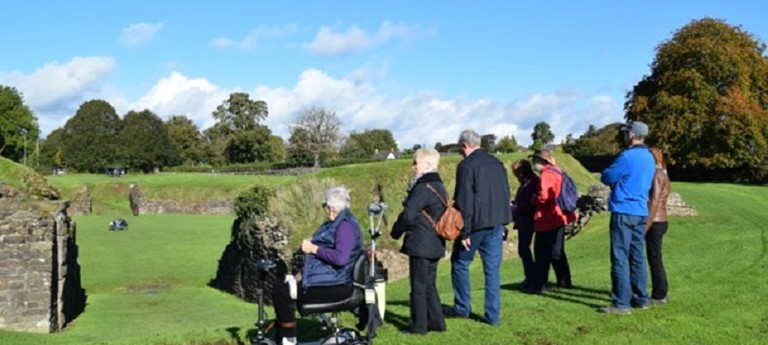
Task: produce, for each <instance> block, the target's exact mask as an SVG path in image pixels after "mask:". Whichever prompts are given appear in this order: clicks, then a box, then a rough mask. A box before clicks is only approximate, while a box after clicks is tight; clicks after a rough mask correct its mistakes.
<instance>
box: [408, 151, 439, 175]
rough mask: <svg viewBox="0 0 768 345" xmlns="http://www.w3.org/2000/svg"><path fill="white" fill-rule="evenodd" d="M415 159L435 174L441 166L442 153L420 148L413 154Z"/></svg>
mask: <svg viewBox="0 0 768 345" xmlns="http://www.w3.org/2000/svg"><path fill="white" fill-rule="evenodd" d="M413 159H414V160H416V161H418V162H420V163H424V165H425V166H426V167H427V171H431V172H435V171H437V167H438V166H439V165H440V152H437V150H435V149H430V148H420V149H418V150H416V153H414V154H413Z"/></svg>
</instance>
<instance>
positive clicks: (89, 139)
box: [62, 100, 123, 172]
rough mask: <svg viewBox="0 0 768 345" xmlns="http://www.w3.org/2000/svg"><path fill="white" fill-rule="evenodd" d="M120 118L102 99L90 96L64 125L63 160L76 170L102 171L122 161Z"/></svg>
mask: <svg viewBox="0 0 768 345" xmlns="http://www.w3.org/2000/svg"><path fill="white" fill-rule="evenodd" d="M121 128H122V121H121V120H120V116H118V115H117V113H116V112H115V108H113V107H112V105H110V104H109V103H108V102H106V101H103V100H90V101H87V102H85V103H83V104H82V105H80V108H79V109H78V110H77V112H76V113H75V116H73V117H71V118H70V119H69V120H67V123H66V124H65V125H64V135H63V141H64V147H63V152H62V153H63V157H62V159H63V161H64V162H65V163H66V166H67V167H69V168H73V169H75V170H76V171H80V172H104V169H105V168H107V167H108V166H111V165H115V164H120V163H122V146H123V143H122V142H120V137H119V136H118V134H119V133H120V129H121Z"/></svg>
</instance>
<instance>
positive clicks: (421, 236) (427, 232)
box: [391, 173, 450, 259]
mask: <svg viewBox="0 0 768 345" xmlns="http://www.w3.org/2000/svg"><path fill="white" fill-rule="evenodd" d="M427 184H429V185H430V186H432V188H434V189H435V190H436V191H437V192H438V193H440V195H441V196H442V198H443V200H446V199H445V197H446V191H445V186H443V181H442V180H441V179H440V175H438V174H437V173H426V174H424V175H422V176H421V177H420V178H419V179H418V180H417V181H416V184H414V186H413V188H411V190H410V191H409V192H408V196H407V197H406V198H405V201H403V212H401V213H400V215H399V216H397V221H396V222H395V225H394V226H392V233H391V235H392V238H394V239H399V238H400V237H401V236H403V234H405V239H404V240H403V247H402V248H400V252H401V253H403V254H405V255H408V256H414V257H420V258H426V259H438V258H442V257H443V256H445V240H444V239H442V238H441V237H440V236H437V232H435V229H434V228H433V227H432V223H430V222H429V220H428V219H427V217H425V216H424V214H422V213H421V210H426V211H427V213H429V214H430V215H431V216H432V219H434V220H437V219H439V217H440V216H441V215H442V214H443V212H445V205H443V202H442V201H440V199H439V198H438V196H437V195H435V193H433V192H432V191H431V190H430V189H429V188H427ZM446 201H447V202H450V200H446Z"/></svg>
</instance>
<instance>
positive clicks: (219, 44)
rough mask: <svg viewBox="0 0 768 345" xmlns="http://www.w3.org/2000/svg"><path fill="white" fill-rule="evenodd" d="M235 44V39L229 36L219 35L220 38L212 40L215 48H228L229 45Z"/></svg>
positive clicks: (212, 45)
mask: <svg viewBox="0 0 768 345" xmlns="http://www.w3.org/2000/svg"><path fill="white" fill-rule="evenodd" d="M234 44H235V42H234V41H233V40H231V39H229V38H226V37H219V38H214V39H213V40H212V41H211V43H210V46H211V47H213V48H216V49H228V48H229V47H231V46H233V45H234Z"/></svg>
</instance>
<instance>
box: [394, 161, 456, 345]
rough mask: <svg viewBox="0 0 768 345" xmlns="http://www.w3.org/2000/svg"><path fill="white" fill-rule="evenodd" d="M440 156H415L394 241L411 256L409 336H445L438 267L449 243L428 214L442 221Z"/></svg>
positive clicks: (443, 195)
mask: <svg viewBox="0 0 768 345" xmlns="http://www.w3.org/2000/svg"><path fill="white" fill-rule="evenodd" d="M439 164H440V153H438V152H437V150H435V149H425V148H421V149H418V150H417V151H416V153H415V154H414V155H413V164H412V168H413V178H412V179H411V182H410V183H409V184H408V191H407V192H408V195H407V196H406V197H405V200H404V201H403V212H401V213H400V215H399V216H398V217H397V221H396V222H395V225H394V226H393V227H392V238H394V239H399V238H400V237H401V236H403V235H405V239H403V247H402V248H401V249H400V252H401V253H403V254H405V255H408V273H409V274H408V278H409V280H410V283H411V303H410V305H411V319H410V325H409V327H408V329H406V330H404V332H406V333H414V334H426V333H427V332H444V331H445V319H444V318H443V309H442V306H441V304H440V295H439V293H438V291H437V264H438V262H440V259H441V258H443V257H444V256H445V240H444V239H442V238H441V237H440V236H438V235H437V232H436V231H435V229H434V227H433V226H432V223H431V222H430V220H429V219H427V215H425V214H423V213H422V212H426V213H427V214H428V215H429V216H430V217H432V219H439V218H440V216H441V215H442V214H443V212H445V208H446V207H445V204H443V200H448V199H447V195H446V194H447V193H446V191H445V186H444V185H443V180H442V179H441V178H440V175H438V173H437V168H438V165H439Z"/></svg>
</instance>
